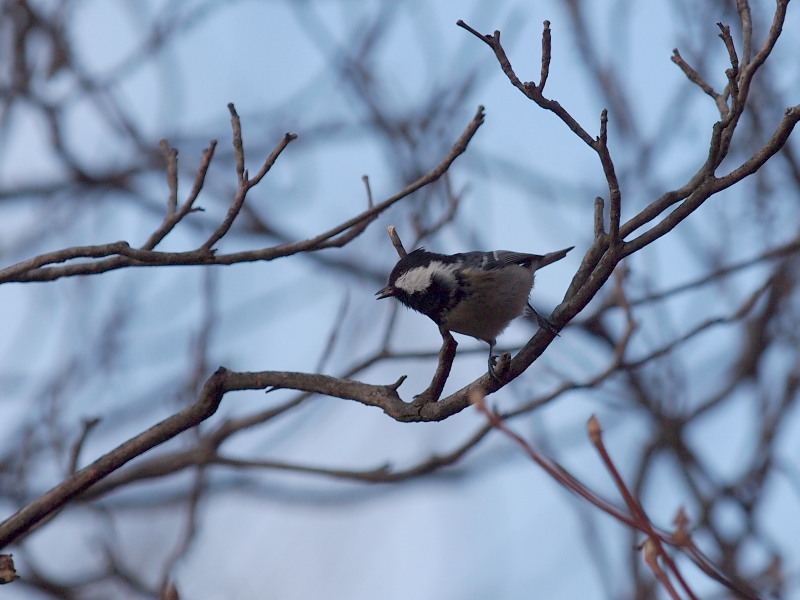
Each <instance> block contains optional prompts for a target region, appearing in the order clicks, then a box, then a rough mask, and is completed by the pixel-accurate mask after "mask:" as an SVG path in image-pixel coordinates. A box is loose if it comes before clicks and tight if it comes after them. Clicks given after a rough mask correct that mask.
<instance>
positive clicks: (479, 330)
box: [375, 246, 574, 379]
mask: <svg viewBox="0 0 800 600" xmlns="http://www.w3.org/2000/svg"><path fill="white" fill-rule="evenodd" d="M572 248H574V246H571V247H569V248H565V249H564V250H559V251H558V252H551V253H549V254H545V255H541V254H524V253H521V252H509V251H506V250H495V251H494V252H465V253H463V254H449V255H448V254H436V253H434V252H427V251H426V250H425V249H424V248H418V249H417V250H414V251H413V252H411V253H409V254H408V255H406V256H405V257H404V258H401V259H400V261H399V262H398V263H397V264H396V265H395V267H394V269H392V272H391V274H390V275H389V284H388V285H387V286H386V287H385V288H383V289H382V290H379V291H378V292H377V293H376V294H375V295H376V296H378V299H381V298H389V297H390V296H392V297H394V298H397V299H398V300H399V301H400V302H402V303H403V304H404V305H406V306H408V307H410V308H413V309H414V310H416V311H418V312H421V313H422V314H424V315H427V316H428V317H430V318H431V319H432V320H433V322H434V323H436V324H437V325H438V326H439V327H440V328H442V329H445V330H447V331H454V332H456V333H463V334H464V335H469V336H472V337H474V338H476V339H479V340H483V341H484V342H486V343H487V344H489V374H490V375H491V376H492V377H494V378H495V379H499V378H498V376H497V375H496V373H495V370H494V364H495V356H493V354H492V352H493V350H494V345H495V343H496V341H497V336H498V335H500V334H501V333H502V332H503V330H504V329H505V328H506V327H507V326H508V324H509V323H510V322H511V321H512V320H513V319H515V318H517V317H519V316H520V315H522V313H523V312H525V308H526V306H527V307H528V309H529V310H531V311H532V313H533V314H534V315H535V316H536V318H537V320H538V322H539V326H540V327H544V328H546V329H548V330H550V331H552V332H553V333H556V330H555V328H554V327H553V325H552V324H551V323H550V322H549V321H548V320H547V319H546V318H544V317H542V316H541V315H540V314H539V313H537V312H536V311H535V310H534V309H533V307H532V306H531V305H530V304H529V303H528V295H529V294H530V292H531V289H532V288H533V278H534V272H535V271H536V270H537V269H540V268H542V267H544V266H547V265H549V264H550V263H553V262H555V261H557V260H561V259H562V258H564V257H565V256H566V255H567V252H569V251H570V250H572Z"/></svg>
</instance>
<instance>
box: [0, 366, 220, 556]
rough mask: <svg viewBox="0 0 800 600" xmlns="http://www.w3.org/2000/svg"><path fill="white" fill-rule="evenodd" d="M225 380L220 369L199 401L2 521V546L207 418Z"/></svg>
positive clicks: (215, 405)
mask: <svg viewBox="0 0 800 600" xmlns="http://www.w3.org/2000/svg"><path fill="white" fill-rule="evenodd" d="M226 379H227V371H226V370H225V369H222V368H220V369H219V370H217V372H216V373H214V374H213V375H212V376H211V377H210V378H209V379H208V381H206V384H205V386H203V390H202V392H201V393H200V396H199V398H198V399H197V402H195V403H194V404H192V405H191V406H189V407H188V408H185V409H184V410H182V411H180V412H179V413H177V414H175V415H172V416H171V417H168V418H167V419H164V420H163V421H161V422H160V423H158V424H157V425H154V426H153V427H151V428H150V429H148V430H147V431H145V432H143V433H140V434H139V435H137V436H136V437H134V438H132V439H130V440H128V441H127V442H125V443H124V444H122V445H120V446H118V447H117V448H115V449H114V450H112V451H111V452H109V453H108V454H105V455H103V456H101V457H100V458H99V459H97V460H96V461H94V462H93V463H92V464H90V465H88V466H87V467H84V468H83V469H81V470H80V471H77V472H75V474H74V475H72V476H70V477H68V478H67V479H65V480H64V481H63V482H62V483H60V484H58V485H57V486H56V487H54V488H53V489H51V490H50V491H49V492H47V493H45V494H43V495H42V496H40V497H39V498H37V499H36V500H34V501H33V502H31V503H30V504H28V505H27V506H25V507H24V508H22V509H20V510H19V511H17V512H16V513H15V514H14V515H12V516H11V517H9V518H8V519H6V520H5V521H3V522H2V523H0V548H4V547H6V546H8V545H9V544H11V543H14V542H17V541H19V540H20V538H21V537H23V536H24V535H25V534H26V533H28V532H29V531H30V530H31V529H33V528H34V527H35V526H36V525H37V524H38V523H40V522H41V521H42V520H43V519H45V518H47V517H48V515H50V514H52V513H53V512H56V511H58V510H59V509H61V508H62V507H63V506H64V505H66V504H67V503H68V502H69V501H70V500H72V499H73V498H75V497H76V496H78V495H79V494H80V493H81V492H83V491H85V490H86V489H88V488H89V487H91V486H92V485H93V484H94V483H97V482H98V481H100V480H101V479H103V478H104V477H106V476H107V475H108V474H109V473H112V472H114V471H116V470H117V469H119V468H120V467H121V466H122V465H124V464H125V463H127V462H128V461H130V460H133V459H134V458H136V457H137V456H141V455H142V454H144V453H145V452H147V451H148V450H150V449H151V448H155V447H156V446H158V445H160V444H163V443H164V442H165V441H167V440H169V439H172V438H173V437H175V436H176V435H178V434H179V433H182V432H184V431H186V430H187V429H190V428H192V427H194V426H196V425H197V424H199V423H201V422H203V421H205V420H206V419H208V418H209V417H210V416H211V415H213V414H214V413H215V412H216V411H217V408H219V404H220V402H221V401H222V396H223V394H224V393H225V391H226V389H225V386H226Z"/></svg>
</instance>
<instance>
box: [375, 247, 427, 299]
mask: <svg viewBox="0 0 800 600" xmlns="http://www.w3.org/2000/svg"><path fill="white" fill-rule="evenodd" d="M436 257H437V255H436V254H433V253H432V252H426V251H425V249H424V248H417V249H416V250H414V251H413V252H410V253H408V254H406V255H405V256H404V257H403V258H401V259H400V260H398V261H397V264H396V265H395V266H394V268H393V269H392V272H391V273H390V274H389V283H388V285H387V286H386V287H385V288H382V289H380V290H378V291H377V292H376V293H375V295H376V296H378V300H382V299H383V298H390V297H395V298H398V299H400V297H402V296H404V295H407V294H412V293H414V292H415V291H423V290H424V289H425V288H426V287H427V284H429V283H430V273H429V271H428V270H427V267H429V266H430V264H431V261H432V260H434V259H435V258H436ZM415 269H417V271H415ZM412 271H414V274H413V275H409V274H410V273H411V272H412Z"/></svg>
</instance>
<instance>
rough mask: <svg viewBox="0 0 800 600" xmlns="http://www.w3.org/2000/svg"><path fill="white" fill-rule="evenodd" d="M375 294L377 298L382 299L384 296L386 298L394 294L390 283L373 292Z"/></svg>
mask: <svg viewBox="0 0 800 600" xmlns="http://www.w3.org/2000/svg"><path fill="white" fill-rule="evenodd" d="M375 295H376V296H377V297H378V298H377V299H378V300H383V299H384V298H388V297H390V296H394V288H393V287H392V286H390V285H387V286H386V287H385V288H383V289H382V290H378V291H377V292H375Z"/></svg>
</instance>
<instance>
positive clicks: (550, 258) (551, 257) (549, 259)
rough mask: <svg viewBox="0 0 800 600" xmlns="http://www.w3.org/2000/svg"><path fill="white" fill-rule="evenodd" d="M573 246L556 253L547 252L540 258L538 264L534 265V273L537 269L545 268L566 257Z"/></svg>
mask: <svg viewBox="0 0 800 600" xmlns="http://www.w3.org/2000/svg"><path fill="white" fill-rule="evenodd" d="M574 247H575V246H570V247H569V248H564V249H563V250H558V251H556V252H548V253H547V254H545V255H543V256H540V257H539V261H538V263H537V264H536V265H535V268H534V271H535V270H537V269H541V268H542V267H546V266H547V265H549V264H550V263H554V262H556V261H557V260H561V259H562V258H564V257H565V256H566V255H567V252H569V251H570V250H572V249H573V248H574Z"/></svg>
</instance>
